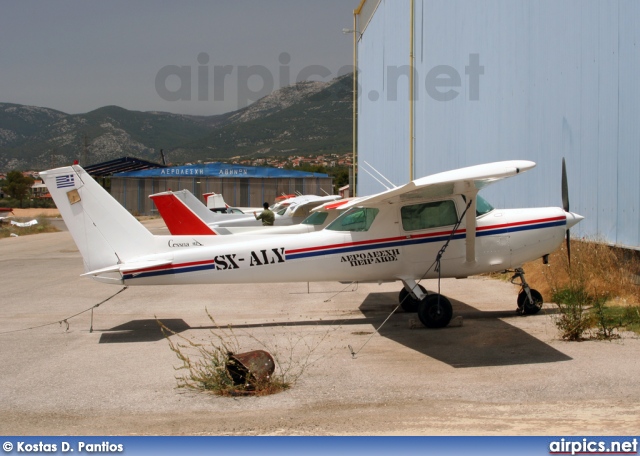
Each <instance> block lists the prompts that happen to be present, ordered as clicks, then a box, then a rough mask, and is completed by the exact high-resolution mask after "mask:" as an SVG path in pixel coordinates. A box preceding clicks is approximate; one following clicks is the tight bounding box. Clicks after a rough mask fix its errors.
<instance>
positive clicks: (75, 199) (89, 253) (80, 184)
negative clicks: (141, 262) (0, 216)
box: [40, 165, 154, 271]
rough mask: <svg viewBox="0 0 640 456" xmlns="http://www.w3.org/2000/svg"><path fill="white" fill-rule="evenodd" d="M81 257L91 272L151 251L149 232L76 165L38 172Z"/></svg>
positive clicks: (152, 243) (152, 242)
mask: <svg viewBox="0 0 640 456" xmlns="http://www.w3.org/2000/svg"><path fill="white" fill-rule="evenodd" d="M40 177H41V178H42V179H43V180H44V183H45V185H46V186H47V189H48V190H49V192H50V193H51V196H52V197H53V201H54V202H55V203H56V206H57V207H58V210H59V211H60V215H62V218H63V219H64V222H65V224H66V225H67V228H68V229H69V232H70V233H71V236H72V237H73V240H74V241H75V243H76V245H77V246H78V249H79V250H80V254H81V255H82V258H83V260H84V267H85V271H94V270H97V269H102V268H105V267H110V266H113V265H116V264H120V263H123V262H125V261H128V260H131V259H133V258H136V257H140V256H143V255H148V254H150V253H153V250H154V240H153V234H151V233H150V232H149V230H147V229H146V228H145V227H144V226H143V225H142V224H140V222H138V220H136V218H135V217H134V216H133V215H131V214H130V213H129V212H128V211H127V210H126V209H125V208H124V207H122V205H121V204H120V203H118V202H117V201H116V200H115V199H114V198H113V197H112V196H111V195H109V193H107V191H106V190H105V189H104V188H102V187H101V186H100V185H99V184H98V183H97V182H96V181H95V180H93V178H91V176H89V174H87V172H86V171H85V170H84V169H82V168H81V167H80V166H77V165H76V166H67V167H64V168H57V169H51V170H48V171H42V172H41V173H40Z"/></svg>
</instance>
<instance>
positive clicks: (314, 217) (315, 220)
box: [300, 212, 329, 226]
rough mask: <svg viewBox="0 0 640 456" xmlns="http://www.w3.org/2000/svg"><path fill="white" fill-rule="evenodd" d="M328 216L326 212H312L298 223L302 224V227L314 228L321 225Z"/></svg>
mask: <svg viewBox="0 0 640 456" xmlns="http://www.w3.org/2000/svg"><path fill="white" fill-rule="evenodd" d="M328 216H329V213H328V212H313V213H312V214H311V215H310V216H309V217H307V218H306V219H304V220H303V221H302V222H300V223H303V224H304V225H314V226H317V225H322V224H323V223H324V221H325V220H326V219H327V217H328Z"/></svg>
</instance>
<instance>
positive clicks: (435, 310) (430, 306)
mask: <svg viewBox="0 0 640 456" xmlns="http://www.w3.org/2000/svg"><path fill="white" fill-rule="evenodd" d="M451 317H453V307H452V306H451V302H450V301H449V300H448V299H447V298H445V297H444V296H442V295H439V294H430V295H429V296H427V297H426V298H424V299H423V300H422V302H420V305H419V306H418V318H419V319H420V321H421V322H422V324H423V325H425V326H426V327H427V328H444V327H445V326H447V325H448V324H449V322H450V321H451Z"/></svg>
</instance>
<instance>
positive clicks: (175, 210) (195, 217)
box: [149, 190, 346, 235]
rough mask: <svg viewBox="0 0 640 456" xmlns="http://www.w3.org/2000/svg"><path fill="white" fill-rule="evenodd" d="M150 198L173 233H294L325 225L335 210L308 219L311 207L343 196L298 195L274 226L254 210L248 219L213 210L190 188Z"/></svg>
mask: <svg viewBox="0 0 640 456" xmlns="http://www.w3.org/2000/svg"><path fill="white" fill-rule="evenodd" d="M149 198H151V199H152V200H153V202H154V204H155V205H156V207H157V209H158V212H159V213H160V216H161V217H162V218H163V220H164V222H165V224H166V225H167V228H168V229H169V232H170V233H171V234H176V235H191V234H237V233H259V232H262V233H267V232H268V233H270V234H276V233H278V234H295V233H308V232H311V231H317V230H318V229H320V228H319V227H322V228H324V225H326V224H327V223H328V222H329V221H330V220H332V219H333V218H335V216H334V215H335V211H331V212H329V211H328V210H325V212H326V213H327V215H329V213H331V215H332V216H333V217H327V216H324V217H322V216H315V217H311V219H310V220H308V221H307V219H308V218H309V217H307V215H308V214H309V211H310V210H312V209H314V208H317V207H319V206H320V207H322V206H324V205H325V204H326V205H330V204H332V203H334V202H335V200H336V198H340V197H339V196H331V197H324V196H305V197H304V198H303V199H301V198H302V197H297V198H296V199H297V201H294V202H292V203H291V204H288V205H286V206H283V207H282V209H281V210H280V213H277V214H275V215H276V220H275V224H274V226H262V223H261V222H260V221H259V220H256V218H255V216H254V215H253V214H251V215H249V216H248V217H249V219H247V215H246V214H245V215H244V217H243V216H237V215H236V214H224V215H221V214H215V213H212V212H211V211H209V209H208V208H207V207H206V206H205V205H204V204H202V203H201V202H200V200H198V198H196V197H195V196H194V195H193V194H192V193H191V192H189V191H188V190H181V191H179V192H171V191H169V192H162V193H156V194H154V195H150V196H149ZM325 202H326V203H325ZM345 202H346V201H345ZM331 208H332V206H329V209H331ZM320 221H322V223H321V222H320Z"/></svg>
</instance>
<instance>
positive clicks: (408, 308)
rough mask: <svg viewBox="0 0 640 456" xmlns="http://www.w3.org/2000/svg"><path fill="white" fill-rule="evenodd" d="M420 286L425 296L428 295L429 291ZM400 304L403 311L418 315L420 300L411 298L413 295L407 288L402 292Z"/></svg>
mask: <svg viewBox="0 0 640 456" xmlns="http://www.w3.org/2000/svg"><path fill="white" fill-rule="evenodd" d="M418 286H419V287H420V289H421V290H422V292H423V293H424V294H427V290H426V289H425V288H424V287H423V286H422V285H418ZM398 302H399V303H400V307H402V310H404V311H405V312H408V313H416V312H417V311H418V306H420V300H418V299H415V298H414V297H413V296H411V293H409V292H408V291H407V289H406V288H403V289H402V290H400V295H399V296H398Z"/></svg>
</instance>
